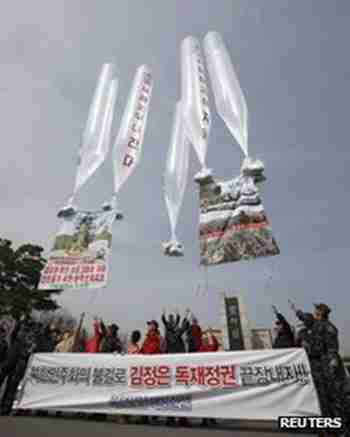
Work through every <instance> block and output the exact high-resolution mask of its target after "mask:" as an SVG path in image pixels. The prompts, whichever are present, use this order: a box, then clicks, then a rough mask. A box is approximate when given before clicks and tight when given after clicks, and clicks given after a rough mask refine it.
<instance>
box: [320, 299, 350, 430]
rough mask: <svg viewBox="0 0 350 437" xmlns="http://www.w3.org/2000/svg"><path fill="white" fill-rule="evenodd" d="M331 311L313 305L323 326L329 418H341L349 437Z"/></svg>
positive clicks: (349, 409)
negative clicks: (330, 316)
mask: <svg viewBox="0 0 350 437" xmlns="http://www.w3.org/2000/svg"><path fill="white" fill-rule="evenodd" d="M330 312H331V309H330V308H329V307H328V305H326V304H324V303H321V304H316V305H315V313H314V317H315V319H316V320H318V323H319V324H322V325H323V335H324V354H323V355H322V360H321V361H322V367H323V372H324V376H325V385H326V394H327V400H328V405H329V411H330V416H331V417H341V418H342V421H343V425H344V430H345V435H346V436H347V437H350V406H349V405H348V401H347V399H346V394H345V384H346V373H345V368H344V364H343V361H342V359H341V357H340V355H339V339H338V329H337V328H336V327H335V326H334V325H333V323H332V322H331V321H330V320H329V314H330Z"/></svg>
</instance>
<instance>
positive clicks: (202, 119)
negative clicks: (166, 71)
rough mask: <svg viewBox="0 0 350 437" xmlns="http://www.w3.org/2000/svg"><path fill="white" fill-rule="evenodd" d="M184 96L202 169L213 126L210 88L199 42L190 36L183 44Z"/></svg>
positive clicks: (189, 131) (189, 133) (188, 128)
mask: <svg viewBox="0 0 350 437" xmlns="http://www.w3.org/2000/svg"><path fill="white" fill-rule="evenodd" d="M181 93H182V97H181V100H182V105H183V117H184V128H185V131H186V134H187V136H188V138H189V140H190V142H191V143H192V145H193V147H194V149H195V151H196V153H197V156H198V159H199V162H200V163H201V166H202V169H206V168H207V167H206V156H207V147H208V139H209V133H210V126H211V116H210V108H209V98H208V86H207V79H206V74H205V67H204V61H203V57H202V53H201V48H200V44H199V41H198V40H197V39H196V38H194V37H192V36H189V37H187V38H185V39H184V40H183V41H182V44H181Z"/></svg>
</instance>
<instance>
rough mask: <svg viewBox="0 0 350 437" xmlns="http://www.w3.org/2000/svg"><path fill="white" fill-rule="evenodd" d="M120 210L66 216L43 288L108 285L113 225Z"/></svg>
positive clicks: (55, 243) (47, 268) (43, 280)
mask: <svg viewBox="0 0 350 437" xmlns="http://www.w3.org/2000/svg"><path fill="white" fill-rule="evenodd" d="M115 215H116V211H115V210H113V209H112V210H110V211H97V212H83V211H77V212H76V213H75V214H72V215H71V216H69V217H65V218H63V222H62V225H61V228H60V230H59V232H58V233H57V235H56V238H55V242H54V246H53V249H52V250H51V253H50V255H49V258H48V262H47V264H46V267H45V268H44V270H43V271H42V273H41V279H40V284H39V289H40V290H59V289H77V288H90V289H92V288H101V287H105V286H106V285H107V276H108V259H109V254H110V250H111V245H112V225H113V222H114V220H115Z"/></svg>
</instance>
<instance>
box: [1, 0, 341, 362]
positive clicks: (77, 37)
mask: <svg viewBox="0 0 350 437" xmlns="http://www.w3.org/2000/svg"><path fill="white" fill-rule="evenodd" d="M349 18H350V3H349V2H347V1H346V0H339V1H337V2H329V1H326V0H305V1H303V2H295V1H292V0H279V1H272V0H218V1H215V2H214V1H212V0H200V1H199V0H192V1H188V0H176V1H175V0H167V1H159V0H158V1H149V0H137V1H136V0H122V1H118V2H116V1H114V0H104V1H103V2H101V1H98V0H81V1H79V0H60V1H59V2H47V1H43V0H36V1H35V2H20V1H18V0H13V1H12V2H9V3H7V4H6V7H4V8H3V10H2V14H1V16H0V53H1V68H0V107H1V109H2V111H1V114H2V123H1V136H2V141H1V142H2V146H1V160H0V200H1V214H0V236H2V237H6V238H9V239H11V240H13V242H14V243H15V245H18V244H22V243H26V242H33V243H35V244H40V245H42V246H43V247H44V248H45V252H46V253H47V251H48V250H49V249H50V247H51V245H52V243H53V238H54V235H55V232H56V231H57V230H58V227H59V221H58V219H57V217H56V214H57V211H58V210H59V208H60V207H62V206H63V204H64V203H65V201H66V200H67V199H68V197H69V195H70V193H71V192H72V189H73V183H74V177H75V170H76V167H75V164H76V158H77V150H78V146H79V142H80V136H81V133H82V131H83V129H84V125H85V122H86V119H87V115H88V110H89V104H90V101H91V98H92V95H93V91H94V87H95V84H96V79H97V77H98V75H99V72H100V69H101V66H102V64H103V63H105V62H113V63H115V64H116V65H117V71H118V78H119V84H120V88H119V94H118V100H117V111H116V116H115V125H114V128H113V134H114V135H115V133H116V132H117V128H118V126H119V122H120V118H121V115H122V112H123V110H124V105H125V103H126V99H127V95H128V92H129V89H130V86H131V83H132V79H133V76H134V73H135V70H136V68H137V67H138V66H139V65H141V64H147V65H149V66H150V67H151V68H152V70H153V75H154V90H153V97H152V102H151V109H150V113H149V118H148V125H147V131H146V135H145V139H144V149H143V156H142V161H141V163H140V165H139V167H138V168H137V170H136V171H135V173H134V174H133V175H132V177H131V178H130V179H129V180H128V181H127V183H126V184H125V185H124V186H123V188H122V192H121V196H120V202H121V207H122V209H123V211H124V214H125V220H124V221H123V222H119V223H116V224H115V225H114V230H113V238H114V240H113V248H112V251H113V253H112V257H111V261H110V268H111V271H110V278H109V285H108V287H107V288H106V289H101V290H98V291H92V290H88V291H85V290H80V291H65V292H64V293H63V294H62V296H61V298H60V303H61V304H62V305H64V306H65V307H67V308H68V309H69V310H70V311H71V312H72V313H73V314H74V315H76V316H78V315H79V314H80V313H81V312H82V311H87V312H88V317H90V320H91V317H92V315H94V314H98V315H99V316H102V317H104V318H105V319H106V321H112V320H113V321H117V322H118V324H119V325H120V327H121V328H122V330H124V331H128V330H131V329H135V328H142V329H144V326H145V321H146V320H149V319H153V318H156V319H159V317H160V313H161V311H162V309H163V308H166V309H167V310H168V311H173V310H175V309H176V308H178V309H179V310H180V311H184V310H185V309H186V308H187V307H190V308H191V309H192V310H193V312H194V313H195V314H196V315H197V317H198V318H199V320H200V321H201V323H202V324H203V325H212V326H217V325H218V312H219V294H220V292H226V293H227V294H229V295H236V294H239V295H241V296H242V297H243V299H244V301H245V304H246V305H247V308H248V316H249V319H250V321H251V324H252V327H270V326H271V324H272V320H273V315H272V311H271V304H275V305H277V307H278V308H279V309H280V311H281V312H283V313H284V314H285V315H286V316H287V318H288V319H289V320H290V321H291V322H294V321H295V319H294V316H293V314H292V313H291V312H290V310H289V306H288V299H292V300H294V301H295V302H296V303H297V305H298V306H299V307H301V308H303V309H305V310H311V309H312V303H313V302H319V301H323V302H326V303H328V304H329V305H330V306H331V307H332V314H331V315H332V320H333V321H334V323H335V324H336V326H337V327H338V328H339V331H340V340H341V344H342V348H343V351H344V352H346V353H348V354H349V353H350V335H348V334H349V329H350V321H349V319H350V318H349V306H350V294H349V292H348V288H349V281H348V277H349V276H348V275H349V272H348V259H349V256H348V249H349V243H350V237H349V230H348V217H349V213H350V207H349V203H347V202H348V200H347V199H348V198H349V197H348V191H347V188H346V187H347V185H348V184H349V182H348V169H349V167H350V149H349V146H348V127H349V121H348V101H349V85H350V58H349V56H348V48H347V44H348V41H349V36H350V28H349ZM212 30H214V31H218V32H219V33H221V35H222V37H223V39H224V41H225V43H226V45H227V47H228V48H229V51H230V53H231V57H232V60H233V63H234V65H235V68H236V71H237V74H238V77H239V80H240V84H241V87H242V89H243V91H244V94H245V96H246V100H247V105H248V111H249V131H248V136H249V147H250V151H251V154H252V156H254V157H257V158H259V159H262V160H263V161H264V163H265V166H266V176H267V178H268V180H267V182H266V183H265V185H264V188H263V201H264V206H265V209H266V212H267V214H268V217H269V219H270V222H271V224H272V229H273V233H274V236H275V238H276V239H277V241H278V244H279V246H280V249H281V254H280V255H279V256H277V257H273V258H266V259H260V260H256V261H249V262H239V263H231V264H225V265H222V266H216V267H210V268H208V276H207V278H206V276H205V273H204V271H203V270H202V269H200V267H199V247H198V246H199V245H198V238H197V234H198V214H199V213H198V193H197V186H196V184H195V183H194V182H193V176H194V174H195V173H196V172H197V171H198V170H199V164H198V161H197V159H196V156H195V154H194V153H192V155H191V165H190V178H189V184H188V188H187V192H186V195H185V200H184V205H183V209H182V211H181V215H180V219H179V227H178V235H179V236H180V238H181V240H182V242H183V243H184V245H185V257H184V258H181V259H173V258H168V257H165V256H164V255H163V253H162V250H161V242H162V241H164V240H166V239H168V238H169V236H170V230H169V221H168V217H167V211H166V208H165V203H164V199H163V197H162V196H163V193H162V176H163V172H164V167H165V160H166V154H167V149H168V146H169V140H170V133H171V128H172V121H173V114H174V109H175V103H176V101H177V100H178V99H179V98H180V52H179V49H180V44H181V41H182V40H183V38H185V37H186V36H188V35H193V36H195V37H198V38H200V39H203V38H204V36H205V35H206V33H207V32H208V31H212ZM210 99H211V110H212V129H211V134H210V143H209V147H208V165H209V167H210V168H212V169H213V170H214V174H215V175H216V176H217V177H219V178H232V177H234V176H237V175H238V172H239V168H240V164H241V160H242V154H241V152H240V149H239V147H238V145H237V143H236V142H235V141H234V139H233V138H232V136H231V135H230V133H229V132H228V130H227V128H226V127H225V125H224V123H223V122H222V120H221V119H220V118H219V117H218V116H217V114H216V112H215V106H214V99H213V96H212V94H211V95H210ZM112 182H113V175H112V161H111V158H110V157H109V159H108V160H107V161H106V162H105V164H104V165H103V166H102V167H101V168H100V169H99V171H98V172H97V173H96V175H95V176H94V177H93V178H92V179H91V180H90V181H89V182H88V183H87V185H86V186H85V187H84V189H83V190H82V192H81V195H80V197H79V205H80V206H82V207H84V208H91V209H96V208H98V207H99V206H100V205H101V203H102V202H104V201H105V200H108V199H109V198H110V196H111V194H112V189H113V186H112ZM198 289H199V293H198Z"/></svg>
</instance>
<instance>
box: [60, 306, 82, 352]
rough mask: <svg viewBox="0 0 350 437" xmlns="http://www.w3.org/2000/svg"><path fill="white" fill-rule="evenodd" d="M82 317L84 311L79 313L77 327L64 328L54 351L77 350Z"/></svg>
mask: <svg viewBox="0 0 350 437" xmlns="http://www.w3.org/2000/svg"><path fill="white" fill-rule="evenodd" d="M84 317H85V313H83V314H82V315H81V317H80V321H79V325H78V328H77V329H74V330H66V332H65V333H64V334H63V338H62V340H61V341H60V343H58V344H57V346H56V348H55V352H61V353H69V352H79V342H80V334H81V329H82V326H83V321H84Z"/></svg>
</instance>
